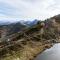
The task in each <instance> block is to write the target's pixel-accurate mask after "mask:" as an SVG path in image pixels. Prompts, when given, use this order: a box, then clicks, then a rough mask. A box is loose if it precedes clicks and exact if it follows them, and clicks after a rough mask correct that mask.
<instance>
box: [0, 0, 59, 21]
mask: <svg viewBox="0 0 60 60" xmlns="http://www.w3.org/2000/svg"><path fill="white" fill-rule="evenodd" d="M57 14H60V0H0V21H18V20H33V19H38V20H44V19H47V18H49V17H52V16H54V15H57Z"/></svg>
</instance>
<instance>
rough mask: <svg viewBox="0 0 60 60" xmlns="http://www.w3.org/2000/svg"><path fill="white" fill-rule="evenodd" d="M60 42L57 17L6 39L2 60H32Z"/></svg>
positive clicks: (0, 53)
mask: <svg viewBox="0 0 60 60" xmlns="http://www.w3.org/2000/svg"><path fill="white" fill-rule="evenodd" d="M14 27H16V25H15V26H14ZM18 27H19V26H18ZM18 30H19V29H18ZM13 31H14V30H13ZM59 42H60V15H56V16H54V17H51V18H49V19H46V20H45V21H38V22H37V24H36V25H35V26H33V27H30V28H27V29H25V30H23V31H22V32H17V33H15V34H12V35H10V36H7V37H5V38H4V40H3V41H2V42H0V60H31V59H33V58H34V57H35V56H36V55H37V54H38V53H41V52H42V51H44V50H45V49H47V48H50V47H51V46H53V44H55V43H59ZM11 58H12V59H11Z"/></svg>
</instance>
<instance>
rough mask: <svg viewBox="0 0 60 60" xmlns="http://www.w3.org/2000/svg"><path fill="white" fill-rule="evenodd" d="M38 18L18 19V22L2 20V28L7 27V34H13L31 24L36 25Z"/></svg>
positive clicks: (0, 24) (0, 22)
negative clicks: (31, 19)
mask: <svg viewBox="0 0 60 60" xmlns="http://www.w3.org/2000/svg"><path fill="white" fill-rule="evenodd" d="M37 22H38V20H36V19H35V20H33V21H24V20H21V21H17V22H5V21H0V29H7V30H8V31H7V32H8V33H7V35H11V34H13V33H17V32H19V31H22V30H24V29H26V28H29V27H31V26H34V25H36V24H37Z"/></svg>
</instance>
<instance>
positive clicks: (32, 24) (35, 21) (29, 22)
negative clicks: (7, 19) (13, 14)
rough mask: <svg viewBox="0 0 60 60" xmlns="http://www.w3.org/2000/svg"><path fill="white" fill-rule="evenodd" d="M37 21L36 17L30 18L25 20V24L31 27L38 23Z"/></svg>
mask: <svg viewBox="0 0 60 60" xmlns="http://www.w3.org/2000/svg"><path fill="white" fill-rule="evenodd" d="M37 22H38V20H37V19H34V20H32V21H30V20H29V21H24V22H23V24H25V25H27V26H29V27H31V26H34V25H36V24H37Z"/></svg>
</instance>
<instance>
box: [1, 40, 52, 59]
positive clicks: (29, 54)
mask: <svg viewBox="0 0 60 60" xmlns="http://www.w3.org/2000/svg"><path fill="white" fill-rule="evenodd" d="M45 43H46V42H44V43H43V42H34V41H30V42H28V43H27V44H26V45H24V47H23V48H22V49H21V50H19V51H17V52H15V51H12V54H10V53H8V54H6V57H4V58H1V59H0V60H33V59H34V58H35V57H36V56H37V55H38V54H40V53H42V52H43V51H44V50H46V49H48V48H50V47H52V46H53V44H51V43H46V44H45Z"/></svg>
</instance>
